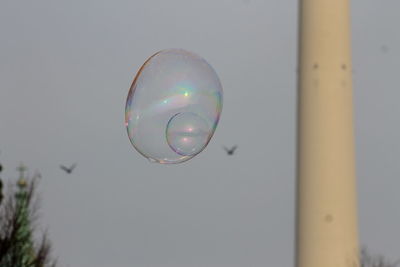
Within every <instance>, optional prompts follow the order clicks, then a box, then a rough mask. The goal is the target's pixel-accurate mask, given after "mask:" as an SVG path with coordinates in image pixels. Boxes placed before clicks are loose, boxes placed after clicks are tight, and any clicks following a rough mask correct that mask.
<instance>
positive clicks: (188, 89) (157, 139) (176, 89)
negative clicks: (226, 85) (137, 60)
mask: <svg viewBox="0 0 400 267" xmlns="http://www.w3.org/2000/svg"><path fill="white" fill-rule="evenodd" d="M221 110H222V86H221V83H220V81H219V78H218V76H217V74H216V72H215V71H214V69H213V68H212V67H211V66H210V65H209V64H208V63H207V62H206V61H205V60H204V59H203V58H201V57H199V56H197V55H196V54H194V53H191V52H188V51H185V50H182V49H168V50H162V51H160V52H158V53H156V54H154V55H153V56H151V57H150V58H149V59H148V60H147V61H146V62H145V63H144V64H143V66H142V67H141V68H140V70H139V72H138V73H137V75H136V77H135V79H134V81H133V83H132V86H131V88H130V90H129V94H128V98H127V101H126V108H125V124H126V126H127V131H128V136H129V139H130V141H131V143H132V145H133V146H134V147H135V148H136V150H137V151H138V152H139V153H141V154H142V155H143V156H145V157H146V158H148V159H149V160H151V161H154V162H159V163H180V162H183V161H186V160H189V159H191V158H193V157H194V156H195V155H197V154H198V153H200V152H201V151H202V150H203V149H204V148H205V147H206V146H207V144H208V142H209V141H210V139H211V137H212V136H213V134H214V132H215V129H216V127H217V124H218V121H219V117H220V115H221Z"/></svg>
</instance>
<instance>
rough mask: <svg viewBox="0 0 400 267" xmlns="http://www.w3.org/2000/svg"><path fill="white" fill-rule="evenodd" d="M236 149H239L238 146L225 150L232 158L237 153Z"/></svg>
mask: <svg viewBox="0 0 400 267" xmlns="http://www.w3.org/2000/svg"><path fill="white" fill-rule="evenodd" d="M236 148H237V145H235V146H233V147H232V148H230V149H229V148H227V147H226V146H224V149H225V151H226V153H227V154H228V155H229V156H232V155H233V153H235V150H236Z"/></svg>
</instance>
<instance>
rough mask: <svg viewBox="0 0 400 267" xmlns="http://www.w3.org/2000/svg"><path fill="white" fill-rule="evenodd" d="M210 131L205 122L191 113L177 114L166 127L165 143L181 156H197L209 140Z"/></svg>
mask: <svg viewBox="0 0 400 267" xmlns="http://www.w3.org/2000/svg"><path fill="white" fill-rule="evenodd" d="M211 133H212V129H210V127H209V126H208V124H207V122H206V120H204V119H202V118H201V117H200V116H199V115H197V114H195V113H192V112H184V113H178V114H176V115H175V116H173V117H172V118H171V119H170V120H169V122H168V125H167V131H166V136H167V142H168V145H169V146H170V147H171V149H172V150H174V151H175V152H176V153H178V154H179V155H182V156H191V155H195V154H198V153H199V152H200V151H201V150H202V149H203V148H204V147H206V145H207V143H208V141H209V140H210V134H211Z"/></svg>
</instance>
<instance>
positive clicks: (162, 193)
mask: <svg viewBox="0 0 400 267" xmlns="http://www.w3.org/2000/svg"><path fill="white" fill-rule="evenodd" d="M352 9H353V17H352V22H353V25H352V28H353V65H354V66H353V67H354V70H355V76H354V88H355V91H354V92H355V121H356V135H357V136H356V138H357V139H356V145H357V170H358V185H359V207H360V212H359V213H360V232H361V241H362V243H363V244H366V245H367V246H368V247H369V248H370V249H371V251H374V252H382V253H384V254H385V255H387V256H388V257H389V258H392V259H396V258H398V257H400V255H399V254H398V251H399V250H398V248H399V246H400V245H399V244H400V234H399V233H400V232H399V230H398V226H399V225H400V211H399V209H398V203H399V201H400V194H398V188H400V179H399V178H400V177H399V174H400V164H399V161H398V158H399V153H400V151H399V149H400V146H399V140H398V137H399V136H400V127H399V119H398V117H397V115H398V114H399V111H400V110H399V109H400V107H399V105H398V101H399V98H400V93H399V90H398V88H397V87H398V86H397V84H398V79H399V73H398V70H399V69H400V51H399V49H398V48H399V47H400V35H399V32H398V25H399V22H400V21H399V20H400V19H399V17H398V10H400V3H399V1H395V0H381V1H376V0H354V1H353V2H352ZM296 22H297V1H295V0H291V1H281V0H269V1H266V0H263V1H262V0H246V1H244V0H220V1H211V0H207V1H206V0H204V1H183V0H182V1H178V0H171V1H161V0H158V1H127V0H124V1H104V0H103V1H102V0H96V1H95V0H70V1H54V0H52V1H50V0H37V1H13V0H2V1H1V2H0V34H1V35H0V36H1V39H0V40H1V42H0V150H1V154H0V162H1V163H2V164H3V165H4V167H5V170H4V172H3V173H2V177H4V178H8V179H15V178H16V177H17V172H16V171H15V168H16V167H17V165H18V163H19V162H20V161H23V162H24V163H25V164H26V165H28V166H29V167H30V168H31V169H30V170H31V173H32V172H33V171H34V170H35V169H37V170H39V171H40V172H41V173H42V176H43V178H42V181H41V184H40V191H41V192H42V203H43V209H42V213H43V216H42V219H41V222H42V225H44V226H47V227H48V228H49V231H50V238H51V239H52V241H53V243H54V248H55V251H54V252H55V253H54V254H55V255H56V256H58V258H59V263H60V266H63V267H67V266H71V267H110V266H113V267H128V266H135V267H205V266H207V267H214V266H215V267H227V266H229V267H236V266H237V267H239V266H240V267H243V266H246V267H247V266H249V267H258V266H275V267H287V266H292V264H293V251H294V250H293V237H294V231H293V223H294V181H295V180H294V152H295V150H294V148H295V143H294V140H295V96H296V84H295V79H296V77H295V69H296V30H297V26H296ZM382 46H384V47H385V49H383V50H385V51H383V50H382ZM165 48H184V49H187V50H190V51H193V52H195V53H197V54H199V55H201V56H202V57H204V58H205V59H206V60H207V61H208V62H209V63H210V64H211V65H212V66H213V67H214V68H215V70H216V71H217V73H218V74H219V76H220V79H221V82H222V84H223V87H224V107H223V112H222V117H221V121H220V124H219V126H218V128H217V131H216V134H215V136H214V138H213V140H212V141H211V142H210V144H209V145H208V147H207V149H206V150H204V151H203V152H202V153H201V154H200V155H198V156H197V157H195V158H194V159H192V160H190V161H189V162H186V163H183V164H180V165H174V166H163V165H157V164H151V163H149V162H148V161H147V160H146V159H144V158H143V157H142V156H140V155H139V154H138V153H137V152H136V151H135V150H134V149H133V147H132V146H131V144H130V142H129V139H128V137H127V134H126V129H125V127H124V108H125V100H126V96H127V93H128V89H129V87H130V84H131V82H132V79H133V77H134V75H135V74H136V71H137V70H138V68H139V67H140V66H141V65H142V64H143V62H144V61H145V60H146V59H147V58H148V57H149V56H150V55H152V54H153V53H155V52H157V51H158V50H161V49H165ZM236 143H237V144H238V145H239V148H238V150H237V154H236V155H235V156H233V157H227V156H226V155H225V152H224V151H223V150H222V149H221V146H222V145H227V146H229V145H233V144H236ZM73 162H78V166H77V168H76V170H75V171H74V173H73V174H72V175H69V176H68V175H66V174H65V173H63V172H62V171H61V170H60V169H59V167H58V166H59V164H60V163H62V164H72V163H73ZM396 253H397V254H396Z"/></svg>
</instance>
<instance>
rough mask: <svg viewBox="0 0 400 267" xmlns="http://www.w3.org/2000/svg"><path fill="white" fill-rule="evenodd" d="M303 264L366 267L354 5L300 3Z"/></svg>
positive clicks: (299, 259) (341, 0) (329, 0)
mask: <svg viewBox="0 0 400 267" xmlns="http://www.w3.org/2000/svg"><path fill="white" fill-rule="evenodd" d="M299 22H300V28H299V80H298V133H297V134H298V137H297V138H298V139H297V203H296V205H297V207H296V208H297V216H296V220H297V221H296V266H297V267H356V266H359V253H358V229H357V205H356V184H355V159H354V157H355V156H354V137H353V103H352V82H351V69H352V68H351V55H350V15H349V0H300V19H299Z"/></svg>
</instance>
